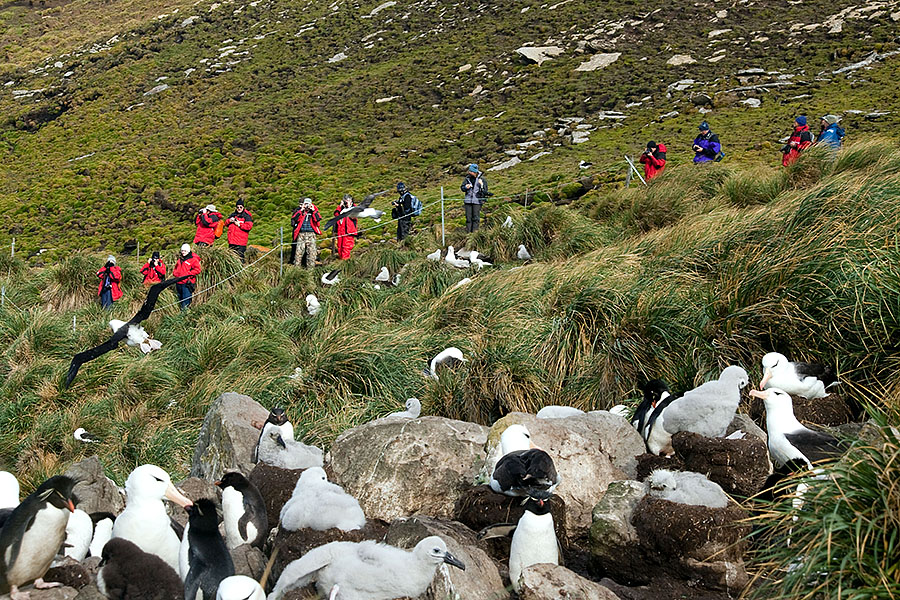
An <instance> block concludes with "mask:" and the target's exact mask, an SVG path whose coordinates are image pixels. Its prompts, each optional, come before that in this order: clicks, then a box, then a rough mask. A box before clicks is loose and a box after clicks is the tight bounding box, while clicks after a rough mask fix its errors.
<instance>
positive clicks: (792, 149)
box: [781, 115, 813, 167]
mask: <svg viewBox="0 0 900 600" xmlns="http://www.w3.org/2000/svg"><path fill="white" fill-rule="evenodd" d="M812 142H813V139H812V134H811V133H810V132H809V125H807V124H806V117H805V116H803V115H800V116H799V117H797V118H796V119H794V131H793V132H791V137H790V139H788V143H787V144H785V145H784V146H783V147H782V148H781V153H782V156H781V166H783V167H786V166H788V165H790V164H793V163H794V162H796V160H797V159H798V158H800V153H801V152H803V151H804V150H806V149H807V148H809V147H810V146H812Z"/></svg>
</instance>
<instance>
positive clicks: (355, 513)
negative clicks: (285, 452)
mask: <svg viewBox="0 0 900 600" xmlns="http://www.w3.org/2000/svg"><path fill="white" fill-rule="evenodd" d="M280 523H281V527H282V529H286V530H288V531H297V530H298V529H314V530H316V531H325V530H326V529H331V528H333V527H336V528H338V529H340V530H341V531H354V530H356V529H362V528H363V527H365V525H366V515H365V514H364V513H363V509H362V508H361V507H360V505H359V502H358V501H357V500H356V498H354V497H353V496H351V495H350V494H348V493H347V492H345V491H344V489H343V488H342V487H341V486H339V485H337V484H336V483H331V482H330V481H328V477H327V476H326V475H325V471H324V469H322V468H321V467H311V468H309V469H306V470H305V471H303V473H301V475H300V479H298V480H297V484H296V485H295V486H294V492H293V494H292V495H291V498H290V500H288V501H287V503H285V505H284V506H283V507H282V509H281V516H280Z"/></svg>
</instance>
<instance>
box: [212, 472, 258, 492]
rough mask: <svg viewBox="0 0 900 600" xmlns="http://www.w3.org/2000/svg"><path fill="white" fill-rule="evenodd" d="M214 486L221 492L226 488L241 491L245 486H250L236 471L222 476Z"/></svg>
mask: <svg viewBox="0 0 900 600" xmlns="http://www.w3.org/2000/svg"><path fill="white" fill-rule="evenodd" d="M216 485H217V486H219V487H220V488H222V489H223V490H224V489H225V488H228V487H233V488H234V489H236V490H238V491H241V490H243V489H246V488H247V486H249V485H250V482H249V481H247V478H246V477H244V476H243V475H242V474H240V473H238V472H237V471H231V472H229V473H225V474H224V475H222V479H220V480H219V481H217V482H216Z"/></svg>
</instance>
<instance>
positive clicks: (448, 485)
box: [260, 417, 488, 521]
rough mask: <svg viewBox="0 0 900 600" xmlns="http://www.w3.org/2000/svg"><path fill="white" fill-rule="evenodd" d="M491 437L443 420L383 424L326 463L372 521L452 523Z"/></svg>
mask: <svg viewBox="0 0 900 600" xmlns="http://www.w3.org/2000/svg"><path fill="white" fill-rule="evenodd" d="M487 434H488V430H487V428H486V427H483V426H481V425H476V424H474V423H466V422H463V421H454V420H451V419H444V418H442V417H423V418H420V419H413V420H395V419H380V420H378V421H372V422H370V423H366V424H364V425H361V426H360V427H356V428H354V429H350V430H348V431H345V432H344V433H342V434H341V435H340V436H338V438H337V440H335V442H334V444H333V445H332V447H331V451H330V452H329V454H328V456H327V458H326V463H327V465H328V467H327V468H328V469H330V470H331V472H332V473H333V475H334V477H333V481H334V482H335V483H337V484H339V485H341V486H342V487H343V488H344V490H345V491H346V492H347V493H348V494H350V495H352V496H353V497H355V498H356V499H357V500H359V503H360V506H361V507H362V509H363V512H364V513H365V515H366V517H368V518H369V519H381V520H384V521H393V520H394V519H397V518H400V517H408V516H412V515H415V514H426V515H430V516H433V517H440V518H449V517H451V516H452V515H453V512H454V507H455V505H456V502H457V501H458V500H459V498H460V496H461V495H462V494H463V493H464V492H465V491H466V490H468V489H469V488H471V486H472V484H473V482H474V480H475V476H476V474H477V473H478V472H479V470H480V469H481V468H482V465H483V464H484V458H485V454H484V445H485V442H486V440H487ZM260 491H261V492H262V489H260Z"/></svg>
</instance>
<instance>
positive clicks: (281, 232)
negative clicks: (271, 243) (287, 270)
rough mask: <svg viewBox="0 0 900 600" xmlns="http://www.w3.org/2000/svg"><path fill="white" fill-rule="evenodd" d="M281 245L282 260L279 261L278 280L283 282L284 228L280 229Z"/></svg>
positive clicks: (279, 246)
mask: <svg viewBox="0 0 900 600" xmlns="http://www.w3.org/2000/svg"><path fill="white" fill-rule="evenodd" d="M278 232H279V238H280V239H281V243H280V244H278V249H279V251H280V252H279V254H280V258H279V259H278V280H279V281H281V275H282V274H283V273H284V227H279V228H278Z"/></svg>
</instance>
